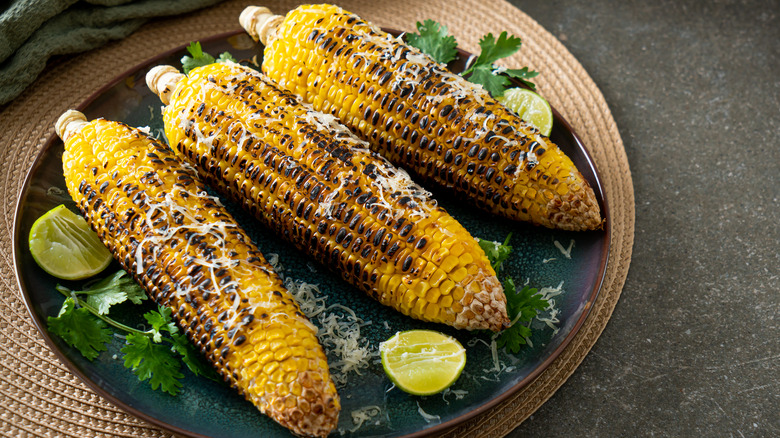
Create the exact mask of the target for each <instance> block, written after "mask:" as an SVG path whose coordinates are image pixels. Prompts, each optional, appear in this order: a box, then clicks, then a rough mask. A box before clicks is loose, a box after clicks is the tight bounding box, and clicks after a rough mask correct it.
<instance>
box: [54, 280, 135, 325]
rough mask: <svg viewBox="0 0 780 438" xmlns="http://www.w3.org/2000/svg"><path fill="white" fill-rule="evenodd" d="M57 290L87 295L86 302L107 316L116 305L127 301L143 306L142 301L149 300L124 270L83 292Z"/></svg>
mask: <svg viewBox="0 0 780 438" xmlns="http://www.w3.org/2000/svg"><path fill="white" fill-rule="evenodd" d="M57 289H58V290H60V291H61V292H65V293H66V295H70V294H71V293H75V294H81V295H87V299H86V302H87V304H89V305H90V306H92V307H94V308H95V309H97V311H98V314H100V315H105V314H107V313H108V311H109V309H110V307H111V306H113V305H114V304H119V303H123V302H125V301H127V300H130V301H132V302H133V303H134V304H141V301H143V300H145V299H147V297H146V293H145V292H144V290H143V289H142V288H141V286H139V285H138V283H136V282H135V281H134V280H133V279H132V278H131V277H129V276H127V272H125V271H124V270H121V269H120V270H118V271H116V272H115V273H114V274H112V275H110V276H108V277H106V278H104V279H102V280H100V281H97V282H95V283H92V284H90V285H89V286H87V287H85V288H84V289H83V290H76V291H71V290H70V289H68V288H66V287H63V286H60V285H57Z"/></svg>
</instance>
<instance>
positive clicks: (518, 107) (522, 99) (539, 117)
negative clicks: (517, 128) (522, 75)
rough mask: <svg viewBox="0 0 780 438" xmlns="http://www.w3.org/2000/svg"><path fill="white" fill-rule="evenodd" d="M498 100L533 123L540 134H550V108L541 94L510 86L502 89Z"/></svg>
mask: <svg viewBox="0 0 780 438" xmlns="http://www.w3.org/2000/svg"><path fill="white" fill-rule="evenodd" d="M498 101H499V102H501V103H503V104H504V105H505V106H506V107H507V108H509V109H511V110H512V111H514V112H515V113H517V115H518V116H520V118H521V119H523V120H525V121H526V122H528V123H530V124H531V125H533V126H534V127H535V128H536V129H538V130H539V132H541V133H542V135H544V136H549V135H550V131H551V130H552V125H553V114H552V109H550V104H549V103H547V101H546V100H544V98H543V97H542V96H540V95H538V94H536V93H534V92H533V91H531V90H526V89H525V88H510V89H508V90H506V91H504V95H503V96H501V97H499V98H498Z"/></svg>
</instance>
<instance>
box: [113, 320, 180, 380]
mask: <svg viewBox="0 0 780 438" xmlns="http://www.w3.org/2000/svg"><path fill="white" fill-rule="evenodd" d="M126 339H127V345H125V346H124V347H122V349H121V350H120V351H121V352H122V353H124V355H125V357H124V358H125V361H124V365H125V368H129V369H131V370H132V371H133V374H135V375H136V376H138V379H139V380H141V381H144V380H147V379H149V383H150V384H151V385H152V389H157V388H159V387H162V390H163V391H165V392H167V393H169V394H171V395H176V394H177V393H178V392H179V389H180V388H181V386H182V384H181V382H180V381H179V379H181V378H182V377H184V374H182V373H181V372H180V371H179V369H180V365H179V361H178V360H177V359H176V357H175V356H174V355H173V351H171V349H170V348H168V347H167V346H165V345H162V344H157V343H154V342H152V339H151V338H149V336H145V335H142V334H137V333H130V334H128V335H127V338H126Z"/></svg>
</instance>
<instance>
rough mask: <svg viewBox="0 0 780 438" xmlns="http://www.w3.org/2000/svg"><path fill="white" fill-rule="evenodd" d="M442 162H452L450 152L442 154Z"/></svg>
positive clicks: (448, 150)
mask: <svg viewBox="0 0 780 438" xmlns="http://www.w3.org/2000/svg"><path fill="white" fill-rule="evenodd" d="M444 162H445V163H448V164H449V163H451V162H452V150H450V149H447V152H445V153H444Z"/></svg>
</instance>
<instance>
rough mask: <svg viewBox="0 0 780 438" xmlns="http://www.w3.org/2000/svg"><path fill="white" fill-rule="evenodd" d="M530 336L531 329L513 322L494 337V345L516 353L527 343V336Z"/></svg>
mask: <svg viewBox="0 0 780 438" xmlns="http://www.w3.org/2000/svg"><path fill="white" fill-rule="evenodd" d="M530 336H531V329H530V328H528V326H525V325H523V324H518V323H515V324H514V325H512V327H510V328H508V329H506V330H504V331H503V332H501V334H500V335H499V336H498V338H496V347H498V348H505V349H506V351H508V352H510V353H512V354H517V353H519V352H520V350H521V349H522V347H523V345H525V344H527V343H528V341H526V339H527V338H529V337H530Z"/></svg>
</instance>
